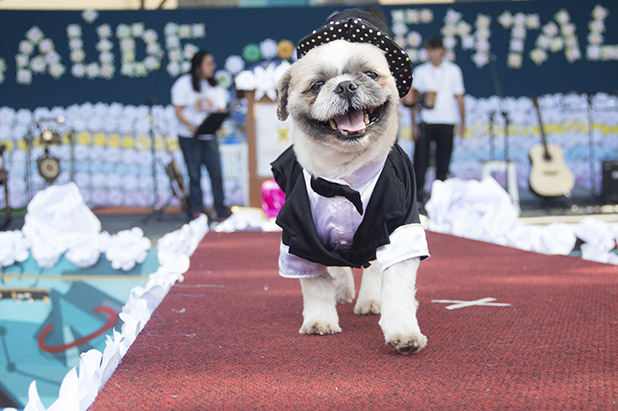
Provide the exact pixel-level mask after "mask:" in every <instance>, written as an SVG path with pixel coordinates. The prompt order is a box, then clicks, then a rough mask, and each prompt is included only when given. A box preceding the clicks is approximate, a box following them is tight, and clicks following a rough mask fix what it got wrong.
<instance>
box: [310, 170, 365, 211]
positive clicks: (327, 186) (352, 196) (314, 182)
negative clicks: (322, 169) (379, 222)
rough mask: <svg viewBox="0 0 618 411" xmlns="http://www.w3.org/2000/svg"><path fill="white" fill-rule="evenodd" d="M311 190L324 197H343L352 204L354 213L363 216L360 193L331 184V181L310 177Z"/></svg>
mask: <svg viewBox="0 0 618 411" xmlns="http://www.w3.org/2000/svg"><path fill="white" fill-rule="evenodd" d="M311 188H312V189H313V191H315V192H316V193H318V194H319V195H321V196H324V197H329V198H330V197H335V196H341V197H345V198H347V199H348V200H350V201H351V202H352V204H354V207H356V211H358V213H359V214H360V215H363V202H362V201H361V196H360V193H359V192H358V191H356V190H353V189H352V188H350V187H349V186H346V185H344V184H338V183H333V182H331V181H327V180H324V179H323V178H321V177H318V178H314V177H311Z"/></svg>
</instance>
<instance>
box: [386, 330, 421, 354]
mask: <svg viewBox="0 0 618 411" xmlns="http://www.w3.org/2000/svg"><path fill="white" fill-rule="evenodd" d="M385 338H386V345H388V346H389V347H392V348H394V349H396V350H397V351H399V353H400V354H403V355H408V354H414V353H417V352H419V351H420V350H422V349H423V347H425V345H427V337H425V336H424V335H423V334H421V333H420V332H414V333H412V334H411V335H410V334H393V335H389V336H385Z"/></svg>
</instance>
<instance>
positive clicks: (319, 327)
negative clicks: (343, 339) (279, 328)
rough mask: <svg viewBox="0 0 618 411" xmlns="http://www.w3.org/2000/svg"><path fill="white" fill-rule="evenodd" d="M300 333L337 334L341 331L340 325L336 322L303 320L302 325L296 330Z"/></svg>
mask: <svg viewBox="0 0 618 411" xmlns="http://www.w3.org/2000/svg"><path fill="white" fill-rule="evenodd" d="M298 332H299V333H300V334H317V335H328V334H337V333H340V332H341V327H339V324H337V322H334V323H333V322H329V321H323V320H306V321H304V322H303V326H302V327H300V330H299V331H298Z"/></svg>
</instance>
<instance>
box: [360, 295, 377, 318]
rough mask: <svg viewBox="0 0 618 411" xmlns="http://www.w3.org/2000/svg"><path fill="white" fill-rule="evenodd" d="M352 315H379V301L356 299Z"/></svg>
mask: <svg viewBox="0 0 618 411" xmlns="http://www.w3.org/2000/svg"><path fill="white" fill-rule="evenodd" d="M354 314H356V315H371V314H380V301H379V300H372V299H366V300H365V299H360V298H359V299H358V300H357V301H356V305H355V306H354Z"/></svg>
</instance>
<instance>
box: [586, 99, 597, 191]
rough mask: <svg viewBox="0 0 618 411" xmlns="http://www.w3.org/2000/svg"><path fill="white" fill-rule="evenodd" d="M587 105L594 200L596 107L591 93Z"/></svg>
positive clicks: (591, 188)
mask: <svg viewBox="0 0 618 411" xmlns="http://www.w3.org/2000/svg"><path fill="white" fill-rule="evenodd" d="M586 103H587V106H588V153H589V155H588V161H589V163H590V197H591V198H592V199H594V198H596V196H595V187H596V182H597V181H596V180H597V179H596V178H595V175H594V157H595V154H594V134H593V130H592V127H593V125H594V106H593V105H592V96H591V94H590V93H589V92H586Z"/></svg>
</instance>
